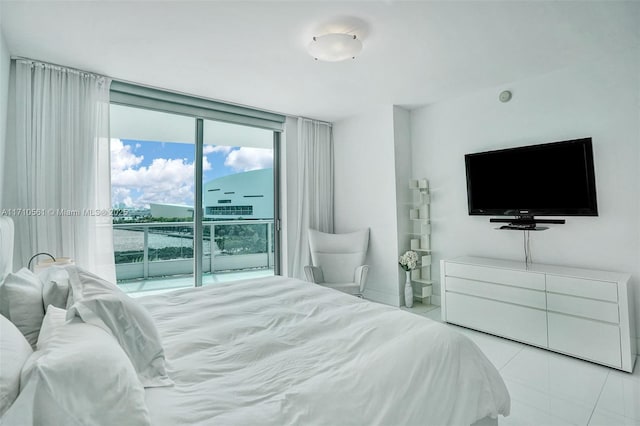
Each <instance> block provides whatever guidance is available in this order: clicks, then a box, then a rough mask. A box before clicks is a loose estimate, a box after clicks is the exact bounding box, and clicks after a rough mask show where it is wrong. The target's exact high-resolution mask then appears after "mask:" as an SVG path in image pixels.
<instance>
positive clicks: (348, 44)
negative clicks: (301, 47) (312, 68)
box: [308, 33, 362, 62]
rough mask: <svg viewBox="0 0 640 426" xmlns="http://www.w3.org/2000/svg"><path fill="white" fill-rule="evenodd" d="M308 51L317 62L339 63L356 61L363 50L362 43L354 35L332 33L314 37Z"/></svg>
mask: <svg viewBox="0 0 640 426" xmlns="http://www.w3.org/2000/svg"><path fill="white" fill-rule="evenodd" d="M308 50H309V54H310V55H311V56H313V57H314V58H315V59H316V60H321V61H327V62H339V61H344V60H345V59H355V57H356V55H357V54H358V53H360V51H361V50H362V42H361V41H360V40H358V38H357V37H356V36H355V35H352V34H345V33H330V34H325V35H321V36H316V37H314V38H313V40H312V41H311V43H309V47H308Z"/></svg>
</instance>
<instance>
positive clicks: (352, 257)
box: [304, 228, 369, 297]
mask: <svg viewBox="0 0 640 426" xmlns="http://www.w3.org/2000/svg"><path fill="white" fill-rule="evenodd" d="M368 246H369V228H367V229H364V230H361V231H356V232H350V233H347V234H327V233H325V232H320V231H316V230H314V229H309V248H310V250H311V261H312V263H313V265H307V266H305V267H304V273H305V276H306V278H307V281H309V282H313V283H316V284H320V285H324V286H326V287H331V288H333V289H336V290H339V291H342V292H344V293H349V294H353V295H355V296H359V297H362V293H363V291H364V287H365V284H366V281H367V273H368V272H369V265H364V260H365V257H366V255H367V248H368Z"/></svg>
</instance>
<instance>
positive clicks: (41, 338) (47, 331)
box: [36, 305, 67, 350]
mask: <svg viewBox="0 0 640 426" xmlns="http://www.w3.org/2000/svg"><path fill="white" fill-rule="evenodd" d="M66 321H67V311H66V310H64V309H60V308H56V307H55V306H53V305H49V306H48V307H47V313H46V314H45V316H44V320H42V327H41V328H40V334H39V335H38V344H37V345H36V347H37V348H38V350H41V349H42V348H43V346H44V345H45V344H46V342H47V341H48V340H49V339H50V338H51V336H53V333H54V331H55V329H56V328H58V327H60V326H61V325H63V324H64V323H65V322H66Z"/></svg>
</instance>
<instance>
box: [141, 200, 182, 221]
mask: <svg viewBox="0 0 640 426" xmlns="http://www.w3.org/2000/svg"><path fill="white" fill-rule="evenodd" d="M149 206H150V208H151V217H155V218H158V217H164V218H178V219H185V220H187V221H189V220H193V206H184V205H180V204H161V203H150V204H149Z"/></svg>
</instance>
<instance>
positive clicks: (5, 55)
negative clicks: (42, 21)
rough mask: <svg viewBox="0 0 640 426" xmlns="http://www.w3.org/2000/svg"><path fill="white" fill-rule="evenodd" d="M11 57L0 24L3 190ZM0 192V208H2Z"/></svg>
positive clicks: (0, 182) (0, 170) (0, 179)
mask: <svg viewBox="0 0 640 426" xmlns="http://www.w3.org/2000/svg"><path fill="white" fill-rule="evenodd" d="M1 9H2V2H0V14H1V13H2V11H1ZM10 64H11V55H10V54H9V48H8V47H7V43H6V42H5V39H4V34H3V32H2V24H0V188H4V186H3V181H4V164H3V159H4V158H5V146H6V140H7V107H8V99H9V66H10ZM2 192H3V191H0V208H1V207H3V206H4V204H3V202H4V200H3V199H2Z"/></svg>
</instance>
